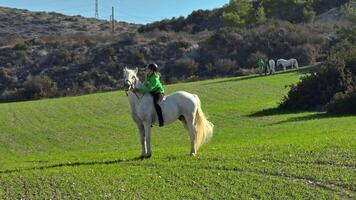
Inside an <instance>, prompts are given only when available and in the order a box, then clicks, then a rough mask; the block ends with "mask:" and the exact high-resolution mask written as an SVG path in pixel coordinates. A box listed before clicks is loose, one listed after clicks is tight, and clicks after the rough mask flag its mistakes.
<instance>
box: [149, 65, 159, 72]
mask: <svg viewBox="0 0 356 200" xmlns="http://www.w3.org/2000/svg"><path fill="white" fill-rule="evenodd" d="M148 69H151V70H153V71H155V72H156V71H158V65H157V64H156V63H150V64H149V65H148Z"/></svg>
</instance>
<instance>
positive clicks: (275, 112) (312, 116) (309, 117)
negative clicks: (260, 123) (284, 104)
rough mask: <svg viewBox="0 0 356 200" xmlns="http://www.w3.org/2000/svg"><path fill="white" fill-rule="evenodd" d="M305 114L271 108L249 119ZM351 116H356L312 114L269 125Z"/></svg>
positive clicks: (254, 114) (252, 115) (324, 113)
mask: <svg viewBox="0 0 356 200" xmlns="http://www.w3.org/2000/svg"><path fill="white" fill-rule="evenodd" d="M303 112H304V111H293V110H285V109H281V108H269V109H265V110H261V111H258V112H256V113H253V114H250V115H248V116H247V117H267V116H273V115H284V114H298V113H303ZM309 112H310V111H309ZM349 116H354V115H349V114H330V113H326V112H318V113H312V114H309V115H304V116H298V117H290V118H288V119H286V120H283V121H279V122H276V123H272V124H269V126H271V125H278V124H285V123H289V122H299V121H309V120H316V119H327V118H336V117H349Z"/></svg>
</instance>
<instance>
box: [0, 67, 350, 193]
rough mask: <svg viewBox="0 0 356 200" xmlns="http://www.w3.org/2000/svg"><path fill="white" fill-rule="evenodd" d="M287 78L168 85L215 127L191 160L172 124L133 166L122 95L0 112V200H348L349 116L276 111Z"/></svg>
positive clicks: (134, 140)
mask: <svg viewBox="0 0 356 200" xmlns="http://www.w3.org/2000/svg"><path fill="white" fill-rule="evenodd" d="M300 76H301V74H300V73H298V72H295V71H294V72H288V73H282V74H277V75H273V76H267V77H255V76H247V77H240V78H227V79H215V80H209V81H201V82H194V83H182V84H175V85H169V86H167V91H168V93H170V92H173V91H177V90H185V91H188V92H192V93H195V94H198V95H199V97H200V98H201V101H202V104H203V109H204V111H205V112H206V113H207V114H208V116H209V117H210V120H211V121H212V122H213V123H214V124H215V133H214V137H213V139H212V141H211V142H210V143H208V144H206V145H205V146H203V148H202V149H201V151H200V152H199V153H198V157H196V158H191V157H189V156H188V153H189V140H188V134H187V133H186V132H185V130H184V129H183V128H182V125H181V124H180V123H178V122H177V123H175V124H174V125H171V126H167V127H163V128H158V127H154V128H153V136H152V140H153V157H152V158H151V159H150V160H144V161H137V160H134V159H133V158H134V157H135V156H138V155H139V153H140V147H139V139H138V133H137V130H136V128H135V125H134V123H133V121H132V120H131V118H130V115H129V105H128V100H127V97H126V95H125V94H124V92H122V91H118V92H111V93H101V94H95V95H87V96H80V97H69V98H60V99H50V100H41V101H33V102H21V103H11V104H0V198H1V199H15V198H16V199H19V198H26V199H43V198H45V197H46V198H52V199H87V198H90V199H93V198H98V199H118V198H120V199H122V198H125V199H158V198H167V199H168V198H169V199H171V198H180V199H181V198H184V199H191V198H194V199H203V198H204V199H207V198H214V199H222V198H224V199H231V198H235V199H248V198H252V199H301V198H304V199H333V198H335V199H336V198H345V199H352V198H355V197H356V178H355V168H356V161H355V157H356V150H355V148H354V147H355V146H356V134H355V133H356V124H355V120H356V117H354V116H330V115H326V114H324V113H313V112H303V113H288V112H283V111H280V110H277V109H275V107H276V106H277V104H278V102H280V101H281V99H282V97H283V96H284V95H285V94H286V92H287V91H288V88H285V85H288V84H292V83H296V82H297V81H298V78H299V77H300Z"/></svg>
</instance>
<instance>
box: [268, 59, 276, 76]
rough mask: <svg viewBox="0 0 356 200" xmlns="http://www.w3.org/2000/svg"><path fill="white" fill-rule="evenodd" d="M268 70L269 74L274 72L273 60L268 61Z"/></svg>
mask: <svg viewBox="0 0 356 200" xmlns="http://www.w3.org/2000/svg"><path fill="white" fill-rule="evenodd" d="M268 69H269V73H270V74H272V73H274V72H276V62H274V60H273V59H270V60H269V61H268Z"/></svg>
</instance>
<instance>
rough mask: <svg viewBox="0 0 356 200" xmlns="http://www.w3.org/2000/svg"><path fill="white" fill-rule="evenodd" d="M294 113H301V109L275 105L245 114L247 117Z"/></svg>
mask: <svg viewBox="0 0 356 200" xmlns="http://www.w3.org/2000/svg"><path fill="white" fill-rule="evenodd" d="M295 113H301V111H295V110H294V111H293V110H285V109H281V108H278V107H277V108H268V109H263V110H260V111H258V112H255V113H252V114H250V115H247V117H267V116H273V115H283V114H295Z"/></svg>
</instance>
